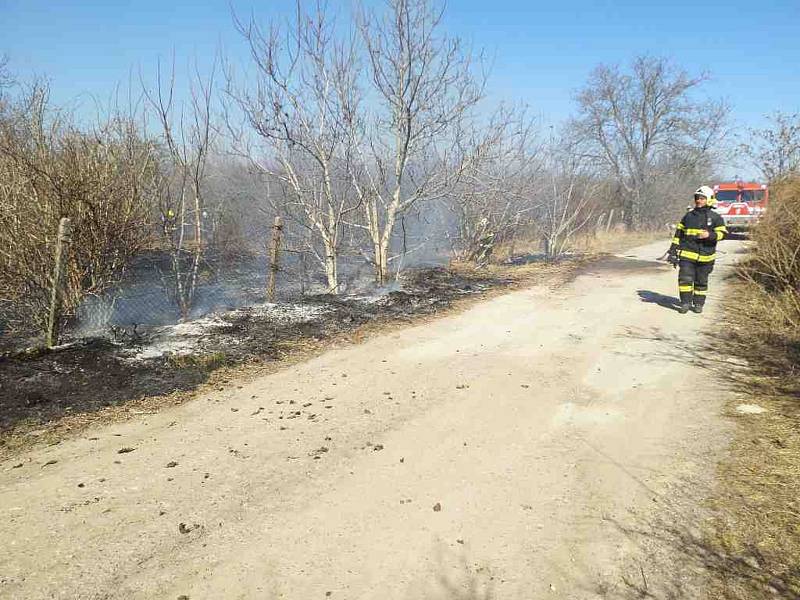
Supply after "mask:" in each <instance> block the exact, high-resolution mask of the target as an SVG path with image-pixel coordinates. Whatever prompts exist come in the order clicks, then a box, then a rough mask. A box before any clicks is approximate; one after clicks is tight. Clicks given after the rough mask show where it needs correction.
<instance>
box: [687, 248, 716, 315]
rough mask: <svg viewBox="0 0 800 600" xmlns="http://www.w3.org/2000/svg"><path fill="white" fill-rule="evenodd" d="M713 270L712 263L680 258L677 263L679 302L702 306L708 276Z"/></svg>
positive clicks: (706, 291)
mask: <svg viewBox="0 0 800 600" xmlns="http://www.w3.org/2000/svg"><path fill="white" fill-rule="evenodd" d="M713 270H714V263H713V261H712V262H707V263H701V262H693V261H691V260H684V259H681V261H680V263H679V265H678V292H680V296H681V304H692V303H694V304H695V306H703V304H705V303H706V294H707V293H708V276H709V275H711V271H713Z"/></svg>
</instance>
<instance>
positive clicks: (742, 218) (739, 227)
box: [714, 181, 769, 231]
mask: <svg viewBox="0 0 800 600" xmlns="http://www.w3.org/2000/svg"><path fill="white" fill-rule="evenodd" d="M714 196H715V197H716V199H717V204H716V206H715V208H714V210H716V211H717V212H718V213H719V214H720V216H721V217H722V218H723V220H724V221H725V226H726V227H727V228H728V231H746V230H748V229H750V228H751V227H753V226H754V225H755V224H756V223H757V222H758V220H759V219H760V218H761V215H762V214H764V210H765V209H766V206H767V202H768V200H769V189H768V188H767V185H766V184H765V183H753V182H744V181H733V182H725V183H718V184H716V185H715V186H714Z"/></svg>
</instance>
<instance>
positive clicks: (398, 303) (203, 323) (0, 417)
mask: <svg viewBox="0 0 800 600" xmlns="http://www.w3.org/2000/svg"><path fill="white" fill-rule="evenodd" d="M512 283H514V281H513V280H512V279H507V278H503V277H499V276H495V275H492V274H491V273H489V272H486V273H483V274H480V273H478V274H470V275H469V276H465V275H460V274H458V273H456V272H454V271H451V270H449V269H445V268H433V269H424V270H415V271H409V272H407V273H406V274H405V276H404V278H403V281H402V284H401V285H400V286H399V289H396V290H394V291H387V290H383V291H382V292H380V293H375V294H372V295H359V296H332V295H318V296H310V297H307V298H305V299H303V301H302V302H299V301H298V302H285V303H278V304H258V305H254V306H250V307H246V308H239V309H236V310H231V311H227V312H220V313H214V314H211V315H207V316H206V317H203V318H201V319H197V320H194V321H189V322H184V323H179V324H177V325H169V326H160V327H150V328H142V327H128V328H125V329H124V330H123V329H119V328H115V329H114V331H113V332H108V335H107V336H104V337H90V338H75V339H68V340H66V343H65V344H64V345H63V346H62V347H60V348H58V349H56V350H54V351H50V352H38V353H37V352H32V353H31V352H28V353H16V354H8V355H6V356H3V357H0V398H2V410H0V432H7V431H9V430H13V429H15V428H17V426H19V425H23V426H24V427H25V428H30V427H36V426H37V425H38V424H42V423H47V422H49V421H52V420H55V419H58V418H60V417H62V416H64V415H70V414H72V415H74V414H81V413H91V412H94V411H97V410H100V409H103V408H104V407H107V406H112V405H120V404H123V403H125V402H128V401H130V400H137V399H141V398H143V397H148V396H161V395H164V394H168V393H171V392H175V391H186V390H191V389H193V388H195V387H197V386H198V385H200V384H202V383H203V382H204V381H206V380H207V379H208V377H209V375H210V373H211V372H213V371H214V370H215V369H216V368H218V367H220V366H223V365H236V364H242V363H246V362H249V361H259V362H264V361H274V360H278V359H280V358H281V357H282V356H285V355H286V354H288V353H289V352H291V351H292V349H293V348H295V347H296V346H297V345H298V344H300V343H302V342H303V341H311V342H318V341H322V340H326V339H329V338H332V337H334V336H336V335H339V334H343V333H347V332H350V331H353V330H355V329H356V328H358V327H359V326H361V325H363V324H365V323H368V322H370V321H376V320H377V321H380V320H383V321H387V322H388V321H393V320H395V321H396V320H398V319H400V320H403V319H411V318H413V317H415V316H418V315H426V314H434V313H436V312H437V311H439V310H442V309H445V308H447V307H449V306H450V305H451V304H452V302H453V301H454V300H455V299H457V298H459V297H463V296H465V295H471V294H476V293H480V292H482V291H484V290H486V289H488V288H492V287H498V286H507V285H510V284H512ZM2 443H3V442H2V440H0V444H2Z"/></svg>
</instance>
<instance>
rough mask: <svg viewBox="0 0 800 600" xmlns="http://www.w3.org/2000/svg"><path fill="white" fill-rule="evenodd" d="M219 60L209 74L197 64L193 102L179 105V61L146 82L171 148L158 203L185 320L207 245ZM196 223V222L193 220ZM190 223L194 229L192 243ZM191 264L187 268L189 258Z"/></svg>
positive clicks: (165, 143)
mask: <svg viewBox="0 0 800 600" xmlns="http://www.w3.org/2000/svg"><path fill="white" fill-rule="evenodd" d="M215 72H216V59H215V61H214V64H213V66H212V68H211V72H210V74H209V76H208V77H207V78H204V77H203V76H202V75H201V74H200V72H199V69H198V67H197V64H196V63H195V65H194V67H193V71H192V75H191V79H190V84H189V101H188V106H185V105H184V104H181V105H180V106H177V107H176V104H175V64H174V60H173V64H172V68H171V71H170V74H169V77H168V78H165V77H164V76H163V74H162V71H161V63H160V62H159V64H158V65H157V71H156V87H155V90H151V89H149V88H148V87H147V85H145V83H144V81H142V89H143V90H144V94H145V97H146V98H147V100H148V101H149V104H150V106H151V108H152V109H153V111H154V113H155V115H156V118H157V120H158V123H159V126H160V128H161V133H162V142H163V146H164V148H165V149H166V152H165V155H164V157H163V158H164V159H165V160H164V161H163V162H164V163H165V164H168V165H169V168H168V172H167V173H165V174H164V177H163V178H162V180H161V185H160V193H159V205H160V209H161V221H162V231H163V234H164V239H165V240H167V242H168V243H169V246H170V249H171V254H172V271H173V273H172V276H173V278H174V280H173V283H174V295H175V300H176V302H177V304H178V308H179V310H180V313H181V317H182V318H187V317H188V316H189V313H190V311H191V308H192V303H193V302H194V296H195V292H196V290H197V284H198V277H199V271H200V264H201V261H202V258H203V251H204V249H205V239H204V234H203V216H204V207H205V203H204V197H203V195H204V183H205V178H206V166H207V163H208V159H209V155H210V153H211V151H212V147H213V144H214V141H215V138H216V130H215V129H214V126H213V122H212V121H213V87H214V78H215ZM189 221H191V224H190V223H189ZM187 226H188V227H190V231H191V233H192V239H191V244H190V240H189V239H188V237H187ZM187 256H189V257H190V260H189V263H190V264H189V265H188V266H186V265H184V263H185V262H186V257H187Z"/></svg>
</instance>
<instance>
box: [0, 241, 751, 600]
mask: <svg viewBox="0 0 800 600" xmlns="http://www.w3.org/2000/svg"><path fill="white" fill-rule="evenodd" d="M662 245H663V244H659V245H651V246H648V247H645V248H642V249H640V250H639V251H637V252H635V253H632V257H631V258H629V259H621V258H619V259H609V260H608V261H606V262H605V263H601V264H598V265H593V266H591V267H589V268H588V269H587V271H586V272H585V273H584V274H583V275H581V276H580V277H578V278H577V279H576V280H575V281H574V282H573V283H571V284H569V285H568V286H565V287H563V288H560V289H557V290H547V289H544V288H536V287H534V288H530V289H526V290H521V291H516V292H512V293H509V294H507V295H504V296H500V297H497V298H493V299H490V300H488V301H485V302H481V303H479V304H476V305H475V306H474V307H471V308H470V309H469V310H466V311H465V312H463V313H460V314H454V315H450V316H445V317H442V318H440V319H437V320H436V321H434V322H432V323H427V324H423V325H418V326H414V327H409V328H408V329H405V330H402V331H399V332H394V333H390V334H387V335H384V336H380V337H377V338H375V339H372V340H369V341H367V342H365V343H363V344H361V345H357V346H350V347H345V348H334V349H331V351H330V352H328V353H326V354H324V355H322V356H319V357H317V358H314V359H312V360H310V361H308V362H305V363H302V364H299V365H295V366H291V367H288V368H286V369H285V370H283V371H280V372H278V373H275V374H273V375H269V376H266V377H263V378H261V379H258V380H256V381H253V382H251V383H248V384H244V385H242V386H235V385H234V386H231V387H230V388H226V389H221V390H219V391H218V392H217V393H215V394H203V395H201V397H199V398H198V399H197V400H195V401H192V402H190V403H187V404H185V405H183V406H179V407H175V408H170V409H167V410H165V411H163V412H162V413H159V414H157V415H150V416H147V417H146V418H143V419H142V420H139V421H135V422H133V421H132V422H128V423H122V424H116V425H109V426H105V427H101V428H97V429H95V430H92V431H91V432H87V433H85V434H84V435H82V436H81V437H80V438H76V439H73V440H70V441H67V442H64V443H62V444H60V445H58V446H54V447H48V448H41V449H36V450H32V451H30V452H29V453H28V454H27V455H26V456H24V457H23V464H24V466H23V467H22V468H13V466H14V464H16V463H19V460H20V459H19V458H17V459H15V460H14V461H9V462H7V463H5V464H3V465H2V466H1V467H0V506H2V512H3V517H4V518H3V519H2V522H0V536H2V539H3V540H6V542H5V543H4V544H3V548H2V551H0V552H2V554H0V573H2V576H1V577H2V579H1V580H0V596H2V597H8V598H78V597H80V598H177V597H179V596H181V595H186V596H188V597H189V598H191V599H196V598H273V597H274V598H298V599H306V598H326V597H332V598H398V599H400V598H403V599H404V598H442V599H444V598H459V599H472V598H475V599H477V598H523V597H524V598H551V597H557V598H624V597H628V596H626V594H628V593H630V592H631V590H632V587H635V585H633V584H631V583H630V580H631V579H635V578H640V577H641V578H645V579H646V580H647V584H646V585H647V588H648V590H649V592H650V593H653V594H658V593H659V592H664V593H666V591H668V590H671V591H675V590H685V589H687V586H697V585H701V584H702V576H701V574H700V575H698V573H697V569H696V568H695V565H690V564H688V562H686V563H685V564H684V561H683V559H682V558H681V556H680V555H679V553H677V552H676V550H675V549H674V548H670V547H667V546H666V545H665V544H664V543H663V542H659V541H658V540H657V539H655V538H652V539H648V538H647V536H636V535H633V534H631V530H635V529H637V528H639V529H641V527H642V526H644V525H647V524H649V523H652V522H654V521H658V520H659V519H665V518H668V519H675V518H676V515H678V516H679V518H680V519H681V520H682V525H683V526H686V527H693V526H699V524H700V520H701V519H702V516H703V515H702V512H701V511H698V509H697V507H696V505H697V502H698V501H699V499H700V498H701V497H702V493H703V489H704V486H707V485H709V484H710V482H711V481H712V477H713V469H714V464H715V461H716V458H717V457H718V456H719V454H720V452H722V451H723V450H724V447H725V443H726V439H727V432H726V427H725V426H724V424H723V423H722V420H721V418H720V417H719V416H718V412H719V407H720V406H721V404H722V402H723V400H724V398H723V397H722V395H721V393H720V391H719V388H718V387H717V385H716V384H715V383H714V382H713V381H712V380H711V379H710V378H709V375H708V373H707V371H704V370H703V369H702V368H701V366H699V365H697V364H692V360H691V358H690V356H689V355H688V353H682V352H681V350H680V348H681V346H684V347H688V346H689V345H691V344H693V343H694V342H695V341H696V340H697V336H698V335H699V334H698V328H699V327H701V326H702V327H712V325H711V321H712V320H713V318H714V313H715V312H716V311H718V310H720V304H721V301H720V299H721V298H723V297H724V291H723V286H724V284H723V283H722V281H721V277H720V275H721V273H722V272H723V271H724V269H723V268H719V269H717V270H716V271H715V273H714V275H713V279H712V284H711V286H712V287H711V290H712V291H711V294H710V298H711V300H710V302H709V310H708V311H707V314H705V315H703V316H702V317H698V316H697V315H691V314H690V315H679V314H678V313H677V312H675V311H673V310H670V309H668V308H664V307H662V306H659V305H658V304H657V303H655V302H650V301H645V302H643V301H642V299H643V298H644V299H645V300H653V299H659V298H660V296H658V293H661V294H666V295H672V294H673V293H674V292H673V290H674V288H675V274H674V272H673V271H672V269H669V268H667V267H665V266H663V265H660V264H658V263H655V262H653V261H648V260H636V259H637V258H638V259H646V258H652V257H654V256H656V255H658V254H659V253H660V250H661V246H662ZM738 247H739V246H738V245H736V244H734V243H729V244H728V246H727V247H726V250H727V251H728V254H727V255H725V256H723V257H722V258H721V260H720V261H719V262H720V265H721V267H724V265H725V264H726V263H728V262H730V261H731V260H732V259H733V257H734V255H733V250H735V249H736V248H738ZM665 340H666V341H665ZM123 449H132V451H127V452H122V453H120V451H121V450H123ZM51 461H57V462H51ZM12 463H13V464H12ZM48 463H50V464H48ZM436 506H438V508H439V510H435V509H434V507H436ZM670 555H671V556H672V559H668V556H670ZM687 561H688V559H687ZM637 581H638V579H637ZM626 582H628V583H626ZM691 589H695V591H696V588H694V587H692V588H691ZM689 596H691V597H694V596H692V594H689ZM631 597H633V595H631ZM656 597H658V596H656Z"/></svg>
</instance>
